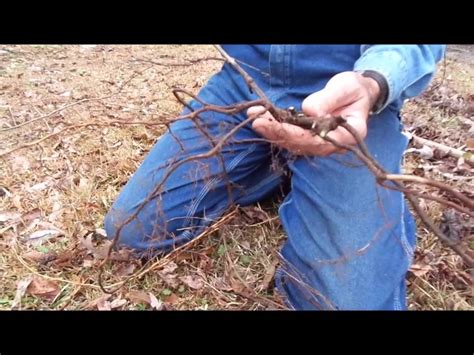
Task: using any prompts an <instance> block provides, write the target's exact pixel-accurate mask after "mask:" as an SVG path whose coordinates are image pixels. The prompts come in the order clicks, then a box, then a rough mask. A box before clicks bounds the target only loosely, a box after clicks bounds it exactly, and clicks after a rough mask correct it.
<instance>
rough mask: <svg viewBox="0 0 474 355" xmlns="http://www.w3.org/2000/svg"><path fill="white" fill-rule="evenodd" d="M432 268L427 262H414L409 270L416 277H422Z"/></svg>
mask: <svg viewBox="0 0 474 355" xmlns="http://www.w3.org/2000/svg"><path fill="white" fill-rule="evenodd" d="M431 270H432V267H431V266H429V265H427V264H422V263H415V264H413V265H412V266H411V267H410V271H411V272H412V273H413V274H414V275H415V276H417V277H422V276H423V275H426V274H427V273H428V272H430V271H431Z"/></svg>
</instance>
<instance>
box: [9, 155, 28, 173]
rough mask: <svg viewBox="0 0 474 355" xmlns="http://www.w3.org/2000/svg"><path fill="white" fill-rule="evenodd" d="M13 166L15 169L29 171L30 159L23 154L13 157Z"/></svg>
mask: <svg viewBox="0 0 474 355" xmlns="http://www.w3.org/2000/svg"><path fill="white" fill-rule="evenodd" d="M12 167H13V170H15V171H27V170H29V169H30V167H31V164H30V161H29V160H28V159H27V158H26V157H24V156H21V155H17V156H15V157H14V158H13V159H12Z"/></svg>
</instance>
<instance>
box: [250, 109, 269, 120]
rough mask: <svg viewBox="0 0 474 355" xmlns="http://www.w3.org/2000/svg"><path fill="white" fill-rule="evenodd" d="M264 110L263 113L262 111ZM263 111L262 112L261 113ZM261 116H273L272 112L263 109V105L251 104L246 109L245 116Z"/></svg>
mask: <svg viewBox="0 0 474 355" xmlns="http://www.w3.org/2000/svg"><path fill="white" fill-rule="evenodd" d="M263 112H264V113H263ZM262 113H263V114H262ZM259 115H261V117H263V118H267V119H270V118H273V116H272V114H271V113H270V112H268V111H265V107H263V106H252V107H250V108H249V109H248V110H247V116H249V117H250V116H259Z"/></svg>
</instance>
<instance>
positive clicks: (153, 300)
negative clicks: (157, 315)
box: [148, 292, 163, 311]
mask: <svg viewBox="0 0 474 355" xmlns="http://www.w3.org/2000/svg"><path fill="white" fill-rule="evenodd" d="M148 296H149V297H150V306H151V307H152V308H154V309H156V310H158V311H159V310H161V309H162V308H163V303H162V302H161V301H158V299H157V298H156V297H155V295H153V293H151V292H149V293H148Z"/></svg>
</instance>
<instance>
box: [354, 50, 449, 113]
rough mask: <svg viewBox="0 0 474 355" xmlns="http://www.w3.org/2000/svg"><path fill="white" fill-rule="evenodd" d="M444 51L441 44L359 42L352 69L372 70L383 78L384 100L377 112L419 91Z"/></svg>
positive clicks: (430, 77) (415, 94) (428, 79)
mask: <svg viewBox="0 0 474 355" xmlns="http://www.w3.org/2000/svg"><path fill="white" fill-rule="evenodd" d="M445 50H446V46H445V45H362V46H361V56H360V58H359V59H358V60H357V61H356V63H355V64H354V70H357V71H362V70H374V71H377V72H379V73H380V74H382V75H383V76H384V77H385V79H386V80H387V84H388V95H387V100H386V102H385V104H384V105H383V106H382V107H381V109H380V110H378V112H380V111H382V110H383V109H384V108H385V107H387V106H388V105H389V104H391V103H392V102H394V101H396V100H400V101H403V100H405V99H408V98H411V97H415V96H417V95H419V94H421V93H422V92H423V90H424V89H426V88H427V87H428V84H429V83H430V81H431V79H432V78H433V76H434V74H435V71H436V64H437V63H438V62H439V61H440V60H441V58H443V55H444V52H445Z"/></svg>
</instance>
